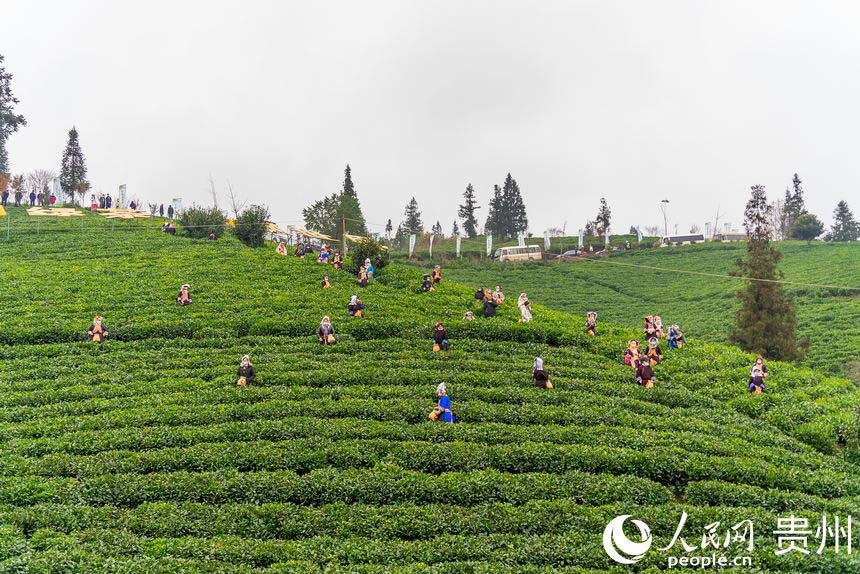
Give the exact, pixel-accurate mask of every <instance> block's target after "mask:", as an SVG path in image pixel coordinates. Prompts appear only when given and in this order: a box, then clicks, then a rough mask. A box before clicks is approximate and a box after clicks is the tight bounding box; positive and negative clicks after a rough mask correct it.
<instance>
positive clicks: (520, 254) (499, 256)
mask: <svg viewBox="0 0 860 574" xmlns="http://www.w3.org/2000/svg"><path fill="white" fill-rule="evenodd" d="M493 257H494V258H495V259H496V260H497V261H529V260H535V261H540V260H541V252H540V245H526V246H525V247H500V248H499V249H496V253H495V254H494V255H493Z"/></svg>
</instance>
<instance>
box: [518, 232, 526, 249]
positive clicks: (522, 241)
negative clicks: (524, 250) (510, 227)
mask: <svg viewBox="0 0 860 574" xmlns="http://www.w3.org/2000/svg"><path fill="white" fill-rule="evenodd" d="M517 243H518V245H519V246H520V247H525V246H526V236H525V235H523V234H522V233H520V234H518V235H517Z"/></svg>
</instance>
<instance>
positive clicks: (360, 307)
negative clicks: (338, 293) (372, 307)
mask: <svg viewBox="0 0 860 574" xmlns="http://www.w3.org/2000/svg"><path fill="white" fill-rule="evenodd" d="M346 309H347V311H349V316H350V317H362V316H363V315H364V309H365V305H364V303H362V302H361V299H359V298H358V295H353V296H352V297H350V299H349V304H347V306H346Z"/></svg>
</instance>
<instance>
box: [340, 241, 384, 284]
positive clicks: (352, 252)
mask: <svg viewBox="0 0 860 574" xmlns="http://www.w3.org/2000/svg"><path fill="white" fill-rule="evenodd" d="M365 259H370V262H371V263H373V266H374V267H375V268H376V273H377V274H378V273H379V270H380V269H382V268H383V267H385V266H386V265H387V264H388V252H387V251H386V249H385V246H384V245H383V244H382V242H381V241H375V240H373V239H370V238H369V237H366V238H364V239H363V240H362V241H359V242H358V243H353V244H352V245H351V246H350V248H349V256H348V257H347V259H346V268H347V270H348V271H349V272H351V273H355V274H356V275H357V274H358V268H359V267H361V266H362V265H363V264H364V260H365Z"/></svg>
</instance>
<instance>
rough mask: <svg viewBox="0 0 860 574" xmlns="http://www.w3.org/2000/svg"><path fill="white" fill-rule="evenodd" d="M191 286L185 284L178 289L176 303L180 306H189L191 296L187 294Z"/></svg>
mask: <svg viewBox="0 0 860 574" xmlns="http://www.w3.org/2000/svg"><path fill="white" fill-rule="evenodd" d="M189 289H191V286H190V285H189V284H188V283H185V284H184V285H183V286H182V287H180V288H179V295H177V296H176V302H177V303H179V304H180V305H191V303H192V301H191V295H190V294H189V293H188V291H189Z"/></svg>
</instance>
